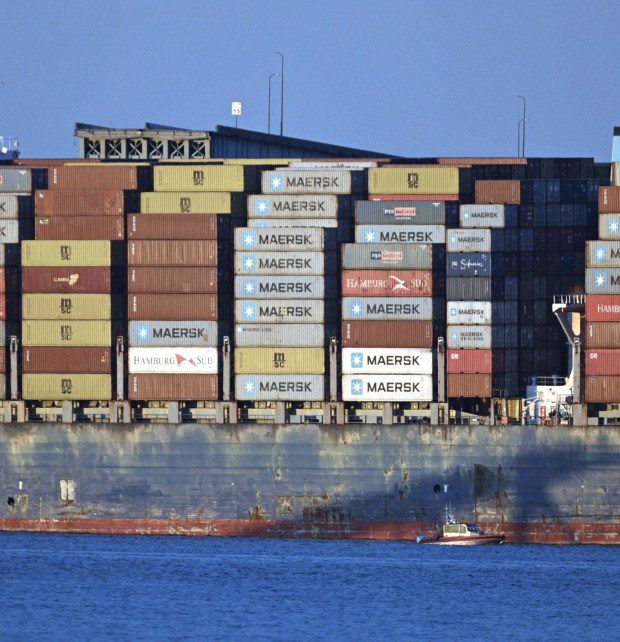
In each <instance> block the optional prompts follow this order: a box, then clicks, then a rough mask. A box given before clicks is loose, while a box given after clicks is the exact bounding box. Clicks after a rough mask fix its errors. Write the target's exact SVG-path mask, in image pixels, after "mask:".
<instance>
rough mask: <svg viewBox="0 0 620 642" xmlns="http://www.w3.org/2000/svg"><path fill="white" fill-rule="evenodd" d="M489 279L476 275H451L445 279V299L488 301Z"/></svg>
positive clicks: (489, 298) (490, 289)
mask: <svg viewBox="0 0 620 642" xmlns="http://www.w3.org/2000/svg"><path fill="white" fill-rule="evenodd" d="M491 294H492V287H491V279H490V278H488V277H478V276H471V277H469V276H451V277H448V278H447V279H446V299H449V300H455V301H490V300H491Z"/></svg>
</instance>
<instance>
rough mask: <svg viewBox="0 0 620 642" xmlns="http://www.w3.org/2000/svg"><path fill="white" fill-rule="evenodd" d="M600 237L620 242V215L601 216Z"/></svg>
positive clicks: (599, 218)
mask: <svg viewBox="0 0 620 642" xmlns="http://www.w3.org/2000/svg"><path fill="white" fill-rule="evenodd" d="M598 235H599V238H601V239H606V240H609V241H613V240H620V213H619V214H599V217H598Z"/></svg>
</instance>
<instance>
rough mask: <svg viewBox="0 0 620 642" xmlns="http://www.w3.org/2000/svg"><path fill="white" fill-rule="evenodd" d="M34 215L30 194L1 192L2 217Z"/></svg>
mask: <svg viewBox="0 0 620 642" xmlns="http://www.w3.org/2000/svg"><path fill="white" fill-rule="evenodd" d="M30 216H32V197H31V196H30V194H2V193H0V218H29V217H30Z"/></svg>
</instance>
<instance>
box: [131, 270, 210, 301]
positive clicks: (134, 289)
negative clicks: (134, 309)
mask: <svg viewBox="0 0 620 642" xmlns="http://www.w3.org/2000/svg"><path fill="white" fill-rule="evenodd" d="M127 290H128V292H130V293H134V294H138V293H158V292H161V293H176V292H182V293H184V294H204V293H206V294H216V293H217V268H210V267H163V268H158V267H130V268H129V269H128V270H127Z"/></svg>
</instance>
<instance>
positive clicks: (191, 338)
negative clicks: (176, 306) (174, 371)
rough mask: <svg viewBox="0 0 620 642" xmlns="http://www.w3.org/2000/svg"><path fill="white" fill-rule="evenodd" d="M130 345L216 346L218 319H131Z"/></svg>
mask: <svg viewBox="0 0 620 642" xmlns="http://www.w3.org/2000/svg"><path fill="white" fill-rule="evenodd" d="M129 345H130V346H144V347H146V346H153V347H162V348H163V347H171V348H175V347H178V346H183V347H189V346H196V347H205V346H216V345H217V321H130V322H129Z"/></svg>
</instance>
